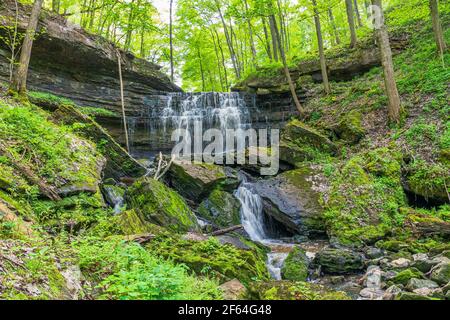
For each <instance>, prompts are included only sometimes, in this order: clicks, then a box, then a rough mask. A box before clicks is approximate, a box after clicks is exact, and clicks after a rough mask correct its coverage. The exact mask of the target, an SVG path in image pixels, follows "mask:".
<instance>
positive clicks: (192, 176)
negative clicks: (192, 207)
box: [167, 159, 227, 203]
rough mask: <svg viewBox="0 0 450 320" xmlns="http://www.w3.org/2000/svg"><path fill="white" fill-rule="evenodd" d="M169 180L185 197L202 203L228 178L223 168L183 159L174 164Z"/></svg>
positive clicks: (170, 170) (169, 173) (168, 176)
mask: <svg viewBox="0 0 450 320" xmlns="http://www.w3.org/2000/svg"><path fill="white" fill-rule="evenodd" d="M167 179H168V181H169V184H170V185H171V186H172V187H173V188H174V189H175V190H177V191H178V192H179V193H180V194H181V195H182V196H183V197H185V198H187V199H189V200H191V201H194V202H197V203H200V202H201V200H202V199H203V198H205V197H207V196H208V193H209V192H211V191H212V190H213V189H214V188H215V187H217V186H218V185H219V184H221V183H224V182H225V181H226V179H227V176H226V173H225V169H224V168H223V167H220V166H216V165H213V164H207V163H194V162H191V161H188V160H182V159H181V160H176V161H174V162H173V164H172V166H171V167H170V169H169V172H168V175H167Z"/></svg>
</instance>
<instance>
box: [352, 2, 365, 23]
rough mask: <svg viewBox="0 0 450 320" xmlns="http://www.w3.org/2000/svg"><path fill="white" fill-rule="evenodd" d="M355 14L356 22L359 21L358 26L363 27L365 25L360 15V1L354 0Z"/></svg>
mask: <svg viewBox="0 0 450 320" xmlns="http://www.w3.org/2000/svg"><path fill="white" fill-rule="evenodd" d="M353 4H354V9H355V14H356V20H357V21H358V26H359V27H362V26H363V23H362V20H361V14H360V13H359V6H358V0H353Z"/></svg>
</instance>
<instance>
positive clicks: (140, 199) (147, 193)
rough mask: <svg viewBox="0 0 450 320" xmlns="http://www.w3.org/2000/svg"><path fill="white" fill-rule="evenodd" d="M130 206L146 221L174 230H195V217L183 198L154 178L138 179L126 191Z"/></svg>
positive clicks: (196, 227) (196, 226)
mask: <svg viewBox="0 0 450 320" xmlns="http://www.w3.org/2000/svg"><path fill="white" fill-rule="evenodd" d="M127 202H128V203H129V205H130V208H132V209H134V210H135V211H136V213H138V214H140V215H142V216H143V217H144V218H145V219H146V220H147V221H149V222H152V223H155V224H157V225H160V226H164V227H167V228H169V229H171V230H173V231H176V232H185V231H189V230H197V229H198V225H197V218H196V217H195V215H194V213H193V212H192V211H191V209H190V208H189V207H188V205H187V204H186V202H185V201H184V199H183V198H182V197H181V196H180V195H178V193H176V192H175V191H174V190H172V189H170V188H168V187H167V186H165V185H164V184H163V183H161V182H159V181H156V180H154V179H150V178H145V179H140V180H138V181H137V182H135V183H134V184H133V186H131V187H130V188H129V190H128V193H127Z"/></svg>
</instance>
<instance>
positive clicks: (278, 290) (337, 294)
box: [247, 281, 350, 300]
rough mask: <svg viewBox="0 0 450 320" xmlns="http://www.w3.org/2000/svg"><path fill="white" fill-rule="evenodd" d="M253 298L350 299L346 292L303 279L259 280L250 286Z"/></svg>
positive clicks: (249, 289) (249, 296) (249, 293)
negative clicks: (303, 280)
mask: <svg viewBox="0 0 450 320" xmlns="http://www.w3.org/2000/svg"><path fill="white" fill-rule="evenodd" d="M247 298H249V299H253V300H350V297H349V296H347V295H346V294H345V293H344V292H341V291H333V290H330V289H328V288H326V287H324V286H321V285H318V284H313V283H309V282H301V281H297V282H296V281H268V282H264V281H259V282H252V283H251V284H250V285H249V287H248V296H247Z"/></svg>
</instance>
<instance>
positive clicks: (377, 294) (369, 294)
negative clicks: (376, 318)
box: [359, 288, 385, 300]
mask: <svg viewBox="0 0 450 320" xmlns="http://www.w3.org/2000/svg"><path fill="white" fill-rule="evenodd" d="M384 294H385V293H384V291H383V290H381V289H379V288H378V289H377V288H364V289H362V290H361V291H360V292H359V295H360V297H361V298H362V300H383V297H384Z"/></svg>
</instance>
